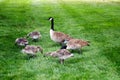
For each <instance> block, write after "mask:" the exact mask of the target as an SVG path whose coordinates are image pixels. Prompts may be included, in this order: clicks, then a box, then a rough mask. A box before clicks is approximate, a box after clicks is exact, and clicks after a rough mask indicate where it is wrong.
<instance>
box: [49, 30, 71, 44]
mask: <svg viewBox="0 0 120 80" xmlns="http://www.w3.org/2000/svg"><path fill="white" fill-rule="evenodd" d="M50 38H51V39H52V40H53V41H54V42H58V43H62V42H63V41H64V40H65V39H70V38H71V37H70V36H69V35H67V34H64V33H62V32H57V31H53V30H52V29H51V30H50Z"/></svg>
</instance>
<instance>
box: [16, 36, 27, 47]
mask: <svg viewBox="0 0 120 80" xmlns="http://www.w3.org/2000/svg"><path fill="white" fill-rule="evenodd" d="M15 45H18V46H26V45H28V40H27V39H26V38H22V37H21V38H17V39H16V40H15Z"/></svg>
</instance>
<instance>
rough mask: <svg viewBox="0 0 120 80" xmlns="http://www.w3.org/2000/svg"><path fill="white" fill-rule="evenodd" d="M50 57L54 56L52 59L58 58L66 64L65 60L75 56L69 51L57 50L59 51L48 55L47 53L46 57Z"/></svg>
mask: <svg viewBox="0 0 120 80" xmlns="http://www.w3.org/2000/svg"><path fill="white" fill-rule="evenodd" d="M48 55H49V56H52V57H58V58H59V60H60V63H61V64H63V63H64V60H65V59H67V58H70V57H72V56H73V54H72V53H70V52H69V51H68V50H67V49H60V50H57V51H53V52H48V53H46V56H48Z"/></svg>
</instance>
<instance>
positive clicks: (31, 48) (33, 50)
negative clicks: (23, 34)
mask: <svg viewBox="0 0 120 80" xmlns="http://www.w3.org/2000/svg"><path fill="white" fill-rule="evenodd" d="M21 52H22V53H24V54H27V55H30V56H36V54H37V53H38V52H41V53H43V49H42V48H41V47H40V46H35V45H27V46H26V47H25V48H24V49H22V51H21Z"/></svg>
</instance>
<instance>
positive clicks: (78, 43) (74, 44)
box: [61, 39, 90, 53]
mask: <svg viewBox="0 0 120 80" xmlns="http://www.w3.org/2000/svg"><path fill="white" fill-rule="evenodd" d="M64 42H65V44H66V45H64V46H62V47H61V49H64V48H66V49H68V50H79V53H81V48H82V47H84V46H90V44H89V42H88V41H85V40H81V39H70V40H69V41H64Z"/></svg>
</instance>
